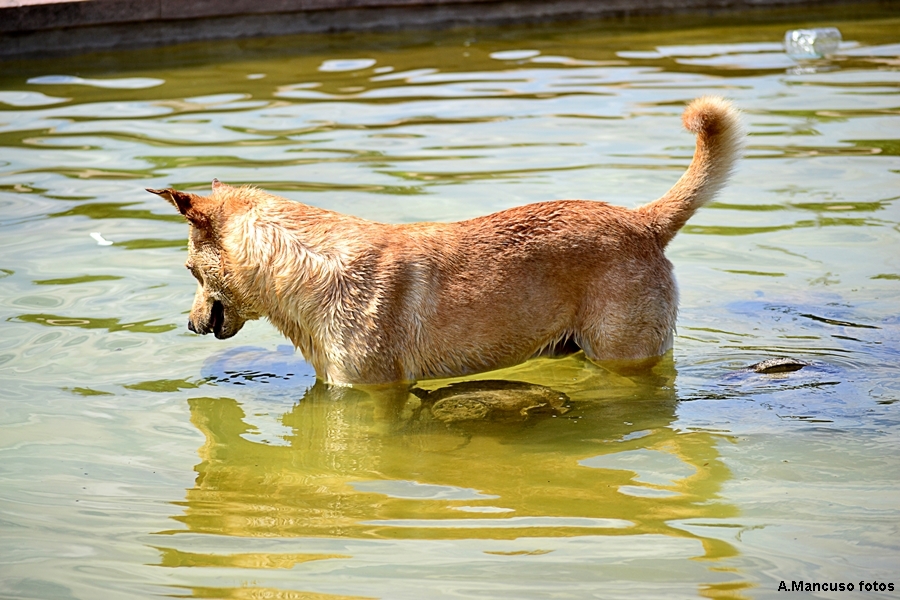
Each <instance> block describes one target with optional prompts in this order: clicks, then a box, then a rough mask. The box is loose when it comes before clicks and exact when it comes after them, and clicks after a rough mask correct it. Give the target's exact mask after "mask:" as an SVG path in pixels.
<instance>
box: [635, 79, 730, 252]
mask: <svg viewBox="0 0 900 600" xmlns="http://www.w3.org/2000/svg"><path fill="white" fill-rule="evenodd" d="M682 121H683V122H684V126H685V128H686V129H687V130H688V131H690V132H692V133H695V134H696V135H697V147H696V149H695V150H694V158H693V160H692V161H691V164H690V166H689V167H688V170H687V171H686V172H685V173H684V175H682V176H681V179H679V180H678V182H677V183H676V184H675V185H674V186H672V189H670V190H669V191H668V192H666V193H665V194H664V195H663V196H662V197H661V198H660V199H658V200H655V201H653V202H651V203H650V204H646V205H644V206H641V207H640V208H638V209H637V210H638V211H639V212H641V213H643V214H644V215H646V217H647V218H648V219H649V221H650V224H651V227H652V228H653V229H654V231H655V232H656V234H657V237H658V239H659V242H660V244H662V246H665V245H666V244H668V243H669V242H670V241H671V240H672V238H673V237H675V234H676V233H678V230H679V229H681V228H682V227H683V226H684V224H685V223H687V220H688V219H690V218H691V215H693V214H694V212H696V211H697V209H698V208H700V207H701V206H703V205H704V204H706V203H707V202H709V201H710V200H712V199H713V197H714V196H715V195H716V193H717V192H718V191H719V190H720V189H721V188H722V186H723V185H725V182H726V181H727V180H728V176H729V175H730V174H731V170H732V169H733V168H734V164H735V163H736V162H737V159H738V158H740V156H741V154H742V153H743V147H744V127H743V124H742V123H741V117H740V113H739V112H738V111H737V109H736V108H734V107H733V106H732V105H731V103H730V102H728V101H727V100H725V99H724V98H719V97H716V96H706V97H703V98H697V99H696V100H694V101H693V102H691V103H690V104H689V105H688V107H687V108H686V109H685V111H684V115H683V116H682Z"/></svg>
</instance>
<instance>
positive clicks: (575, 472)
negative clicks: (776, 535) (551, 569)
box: [176, 356, 735, 558]
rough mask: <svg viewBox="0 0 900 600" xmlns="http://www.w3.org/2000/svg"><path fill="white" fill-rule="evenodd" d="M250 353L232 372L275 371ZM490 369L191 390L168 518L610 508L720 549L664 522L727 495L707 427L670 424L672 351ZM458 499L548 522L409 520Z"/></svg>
mask: <svg viewBox="0 0 900 600" xmlns="http://www.w3.org/2000/svg"><path fill="white" fill-rule="evenodd" d="M245 358H246V356H245ZM228 366H229V368H228V371H229V372H228V373H224V372H223V374H224V375H227V376H228V377H230V378H231V380H232V381H233V380H235V378H239V377H240V375H241V371H240V369H239V368H237V365H236V364H234V361H232V362H231V363H229V365H228ZM262 366H263V365H261V364H254V365H253V368H251V369H249V371H247V372H250V374H252V375H253V376H254V377H255V380H256V381H259V378H260V377H263V376H265V377H268V380H267V381H272V382H276V383H277V382H278V381H282V382H283V381H284V380H283V378H279V377H276V376H278V375H279V373H280V371H279V369H278V368H273V367H271V365H269V366H266V368H262ZM288 368H290V369H291V370H290V371H287V372H288V373H293V372H296V371H297V366H296V365H290V366H286V367H285V368H284V369H282V370H285V369H288ZM493 375H494V376H493V377H492V379H491V380H484V381H443V382H421V383H420V384H419V385H418V386H417V387H414V388H410V387H409V386H354V387H347V386H330V385H326V384H324V383H321V382H318V383H315V384H313V385H311V386H310V387H309V388H308V389H307V390H306V391H305V392H304V393H303V395H302V397H301V398H300V399H299V400H298V399H296V396H294V394H296V391H295V390H294V389H292V388H290V387H288V386H284V385H282V386H281V387H279V386H278V385H276V384H270V383H257V384H256V385H243V386H232V387H231V388H230V389H229V392H230V395H231V396H232V397H219V398H211V397H207V398H192V399H190V400H189V404H190V410H191V419H192V422H193V423H194V424H195V426H196V427H197V428H198V429H199V430H200V431H201V432H202V433H203V435H204V437H205V438H206V441H205V443H204V444H203V445H202V446H201V447H200V449H199V454H200V459H201V461H200V463H199V464H198V465H197V467H196V471H197V479H196V482H195V485H194V486H193V487H192V488H191V489H189V490H188V491H187V498H186V501H185V502H184V503H183V509H184V513H183V514H182V515H181V516H179V517H176V519H177V520H179V521H181V522H183V523H184V524H185V525H186V526H187V527H188V528H189V529H190V530H191V531H194V532H201V533H215V534H223V535H237V536H251V537H255V536H265V537H271V536H275V537H283V536H288V537H290V536H327V537H332V536H339V537H354V538H367V537H372V536H374V537H385V536H386V537H398V536H399V537H405V536H408V535H410V534H411V533H410V532H411V531H413V529H408V528H407V527H413V528H414V530H415V534H414V535H415V536H416V537H422V536H425V537H436V538H441V537H443V536H447V535H450V536H456V535H463V534H464V535H465V536H472V535H475V536H488V537H492V538H513V537H521V536H523V535H526V536H532V535H537V536H541V535H568V536H571V535H597V534H603V533H604V531H603V530H602V529H601V530H592V529H588V530H581V529H579V528H577V527H576V528H572V527H571V526H569V525H565V524H562V523H563V522H564V521H565V520H566V519H570V518H587V519H612V520H618V521H619V522H621V523H626V524H628V526H627V527H626V528H625V529H621V530H617V531H616V532H615V533H616V534H617V535H622V534H663V535H667V536H674V537H680V538H691V539H697V540H699V541H700V542H701V543H702V545H703V547H704V552H703V553H702V554H703V555H704V556H705V557H706V558H721V557H724V556H731V555H733V554H734V553H735V551H734V548H733V547H732V546H731V545H730V544H728V543H727V542H721V541H719V540H717V539H715V538H714V537H701V536H698V535H696V534H694V533H690V532H688V531H686V530H685V529H682V528H679V527H678V525H677V522H678V521H681V520H683V519H698V518H699V519H715V518H721V517H727V516H729V515H731V514H733V513H734V510H733V508H732V507H730V506H729V505H727V504H724V503H722V502H721V501H720V500H718V497H717V496H718V492H719V490H720V488H721V486H722V484H723V483H724V482H725V481H726V480H727V479H728V478H729V476H730V474H729V471H728V469H727V468H726V467H725V466H724V464H723V463H722V462H721V461H720V460H719V458H718V452H717V449H716V444H717V442H716V438H715V437H713V436H712V435H710V434H707V433H704V432H691V433H689V434H682V433H679V432H677V431H676V429H675V428H674V427H673V426H672V424H673V422H674V421H675V419H676V416H675V410H676V405H677V402H676V394H675V389H674V386H673V383H674V377H675V368H674V365H673V363H672V360H671V358H668V359H667V360H666V361H663V362H661V363H660V364H659V365H657V367H655V368H654V369H653V371H652V372H651V373H648V374H644V375H641V376H633V377H623V376H619V375H614V374H610V373H605V372H602V371H600V370H599V369H597V368H596V367H595V366H593V365H591V364H590V363H589V362H588V361H586V360H584V359H580V358H579V357H577V356H573V357H568V358H565V359H540V360H538V361H532V362H530V363H527V364H526V365H523V366H520V367H517V368H516V369H514V370H508V371H505V372H501V373H494V374H493ZM310 381H311V380H310ZM219 389H225V385H224V384H222V385H221V386H220V388H219ZM410 490H412V491H414V492H415V494H414V495H412V496H411V495H409V494H410ZM434 490H437V491H434ZM422 494H424V496H423V495H422ZM429 494H431V495H430V496H429ZM460 511H462V512H460ZM466 512H474V513H491V512H498V513H501V514H502V515H504V516H515V517H525V516H527V517H541V518H542V519H549V520H550V521H548V522H551V523H552V522H554V519H557V520H559V522H560V523H561V524H560V525H559V526H555V525H548V527H540V528H537V529H534V530H528V529H525V530H523V529H521V528H515V527H513V526H510V527H509V528H504V527H502V526H498V525H497V524H494V525H493V526H492V527H490V528H489V529H484V530H481V529H478V528H476V529H474V530H473V529H471V528H466V529H465V531H464V532H454V530H452V529H449V530H448V529H442V528H434V527H424V528H416V526H415V523H416V522H418V520H423V519H424V520H428V521H429V522H432V523H433V522H435V520H436V519H447V520H448V522H458V521H459V519H460V518H464V517H466ZM482 516H483V515H482ZM471 518H481V517H477V515H476V516H473V517H471ZM397 519H400V520H401V521H403V522H409V523H410V525H408V526H398V525H397V524H396V523H397V522H398V521H397ZM510 523H512V521H511V522H510ZM500 525H502V523H501V524H500Z"/></svg>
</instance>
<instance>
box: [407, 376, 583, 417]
mask: <svg viewBox="0 0 900 600" xmlns="http://www.w3.org/2000/svg"><path fill="white" fill-rule="evenodd" d="M414 393H415V394H416V395H417V396H419V397H420V398H421V399H422V400H423V402H425V403H428V404H430V405H431V414H432V415H433V416H434V418H435V419H437V420H439V421H443V422H444V423H457V422H461V421H524V420H526V419H528V418H530V417H531V416H533V415H539V414H545V415H562V414H565V413H567V412H568V411H569V397H568V396H566V395H565V394H563V393H562V392H558V391H556V390H554V389H551V388H548V387H545V386H542V385H535V384H531V383H522V382H518V381H465V382H462V383H454V384H452V385H448V386H447V387H443V388H440V389H437V390H434V391H430V392H427V391H425V390H414Z"/></svg>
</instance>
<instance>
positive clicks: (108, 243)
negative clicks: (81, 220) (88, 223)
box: [91, 231, 113, 246]
mask: <svg viewBox="0 0 900 600" xmlns="http://www.w3.org/2000/svg"><path fill="white" fill-rule="evenodd" d="M91 237H92V238H94V240H96V242H97V245H98V246H112V245H113V243H112V242H111V241H109V240H108V239H106V238H104V237H103V236H102V235H100V233H99V232H97V231H95V232H94V233H92V234H91Z"/></svg>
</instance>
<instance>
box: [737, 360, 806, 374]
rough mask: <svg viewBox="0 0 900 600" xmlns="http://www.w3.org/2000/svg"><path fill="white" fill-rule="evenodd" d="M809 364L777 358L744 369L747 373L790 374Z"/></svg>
mask: <svg viewBox="0 0 900 600" xmlns="http://www.w3.org/2000/svg"><path fill="white" fill-rule="evenodd" d="M808 366H809V363H808V362H805V361H802V360H797V359H796V358H787V357H779V358H770V359H768V360H764V361H762V362H758V363H756V364H755V365H750V366H749V367H745V368H746V370H747V371H753V372H754V373H764V374H768V373H790V372H791V371H799V370H800V369H802V368H803V367H808Z"/></svg>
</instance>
